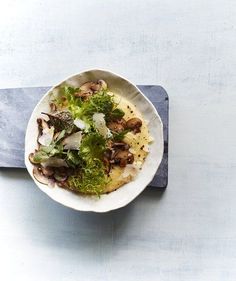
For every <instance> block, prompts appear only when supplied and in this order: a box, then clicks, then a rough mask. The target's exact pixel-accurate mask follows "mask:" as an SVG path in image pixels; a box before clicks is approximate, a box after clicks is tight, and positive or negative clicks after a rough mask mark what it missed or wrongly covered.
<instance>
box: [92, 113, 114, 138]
mask: <svg viewBox="0 0 236 281" xmlns="http://www.w3.org/2000/svg"><path fill="white" fill-rule="evenodd" d="M104 117H105V115H104V114H103V113H94V114H93V122H94V125H95V128H96V129H97V130H98V132H99V133H100V134H101V135H102V136H103V137H104V138H108V137H111V136H112V134H111V131H110V130H109V129H108V128H107V126H106V121H105V119H104Z"/></svg>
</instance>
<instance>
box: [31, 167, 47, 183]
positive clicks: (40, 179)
mask: <svg viewBox="0 0 236 281" xmlns="http://www.w3.org/2000/svg"><path fill="white" fill-rule="evenodd" d="M33 176H34V178H35V179H36V180H37V181H38V182H40V183H42V184H48V181H49V179H48V178H47V177H45V176H44V175H43V173H42V172H41V171H40V170H39V168H38V167H34V169H33Z"/></svg>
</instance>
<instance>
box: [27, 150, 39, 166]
mask: <svg viewBox="0 0 236 281" xmlns="http://www.w3.org/2000/svg"><path fill="white" fill-rule="evenodd" d="M29 161H30V163H31V164H34V165H35V164H38V162H36V161H35V160H34V153H30V154H29Z"/></svg>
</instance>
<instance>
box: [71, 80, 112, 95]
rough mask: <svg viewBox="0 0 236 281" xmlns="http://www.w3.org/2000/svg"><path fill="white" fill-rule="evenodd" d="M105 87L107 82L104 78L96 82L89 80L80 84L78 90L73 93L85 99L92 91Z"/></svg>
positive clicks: (104, 88)
mask: <svg viewBox="0 0 236 281" xmlns="http://www.w3.org/2000/svg"><path fill="white" fill-rule="evenodd" d="M106 89H107V83H106V82H105V81H104V80H98V81H97V83H95V82H92V81H90V82H86V83H84V84H83V85H82V86H80V88H79V92H77V93H75V96H76V97H83V98H85V99H86V98H88V97H89V96H91V95H93V94H94V93H96V92H98V91H100V90H106Z"/></svg>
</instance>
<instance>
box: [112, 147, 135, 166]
mask: <svg viewBox="0 0 236 281" xmlns="http://www.w3.org/2000/svg"><path fill="white" fill-rule="evenodd" d="M114 160H115V163H119V165H120V167H125V166H126V164H132V163H133V162H134V155H133V154H132V153H131V152H129V151H128V150H118V151H117V153H116V154H115V156H114Z"/></svg>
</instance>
